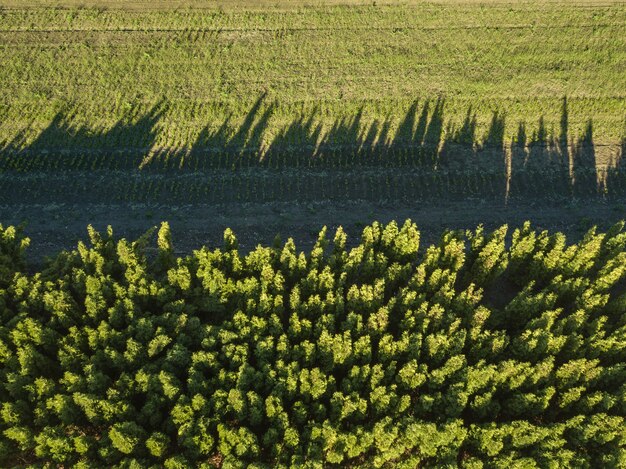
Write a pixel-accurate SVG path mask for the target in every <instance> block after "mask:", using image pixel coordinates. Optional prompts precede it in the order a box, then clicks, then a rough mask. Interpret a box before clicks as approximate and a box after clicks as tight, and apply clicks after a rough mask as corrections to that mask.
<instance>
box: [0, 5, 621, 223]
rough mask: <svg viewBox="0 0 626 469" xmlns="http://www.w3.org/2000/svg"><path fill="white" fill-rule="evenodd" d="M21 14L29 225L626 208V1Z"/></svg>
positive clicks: (9, 162)
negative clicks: (590, 202)
mask: <svg viewBox="0 0 626 469" xmlns="http://www.w3.org/2000/svg"><path fill="white" fill-rule="evenodd" d="M0 5H1V6H2V8H1V9H0V64H1V65H2V66H0V83H2V87H1V88H0V207H1V206H4V207H6V208H7V211H9V213H13V211H12V210H10V209H11V207H13V206H15V204H23V205H25V206H26V208H25V210H26V211H28V210H29V209H28V207H43V206H50V204H56V205H55V206H63V204H74V205H76V204H78V205H80V204H92V205H93V204H98V205H103V204H104V205H106V204H161V205H166V206H171V205H176V206H182V205H189V204H191V205H194V204H195V205H197V204H208V205H210V206H218V205H234V206H240V204H244V203H250V204H258V203H260V204H294V205H296V206H299V205H301V204H309V203H318V202H319V203H332V204H337V203H351V202H353V201H354V202H355V203H356V202H359V203H360V202H367V203H370V204H374V205H376V204H395V205H394V206H403V207H409V208H416V207H420V206H422V205H433V204H435V205H436V204H437V203H439V202H441V201H447V202H451V203H456V202H458V201H460V202H464V203H465V202H467V201H472V200H478V201H486V202H487V203H490V204H496V205H498V204H509V203H511V202H512V201H515V200H517V201H521V202H522V203H526V202H527V201H529V200H533V201H535V200H537V201H538V203H546V202H547V203H569V202H570V201H576V200H579V199H580V198H584V197H598V196H599V197H600V199H601V200H610V201H613V202H615V201H617V200H622V199H623V198H624V197H625V196H626V174H625V173H626V170H625V167H624V165H625V163H626V160H623V158H622V155H623V154H624V153H625V151H624V149H625V148H626V138H625V135H626V34H624V31H625V30H626V6H624V4H623V3H618V2H596V1H592V2H561V3H558V2H508V3H502V2H493V1H492V2H474V1H458V2H453V1H444V2H418V1H406V2H365V1H344V2H340V1H317V2H304V1H287V0H279V1H275V2H271V1H263V2H247V1H220V2H210V3H209V2H200V1H186V2H120V1H115V0H110V1H103V2H74V1H69V0H68V1H65V2H54V3H50V2H43V1H30V2H26V3H24V2H17V1H13V0H5V1H3V2H0ZM613 202H612V203H613ZM533 203H535V202H533ZM615 203H617V202H615ZM620 203H621V202H620ZM37 210H40V209H39V208H38V209H37ZM78 210H79V211H81V212H84V213H89V211H90V209H89V208H84V209H78ZM277 210H278V209H277ZM368 213H369V211H368ZM368 213H364V214H362V217H361V218H362V219H363V220H365V221H368V218H369V216H368ZM21 216H24V217H25V218H28V219H33V218H34V219H47V218H48V215H47V214H46V213H43V212H41V211H40V212H37V213H30V214H28V216H26V215H21ZM397 216H406V215H404V214H402V215H400V214H398V215H397ZM16 217H17V215H16ZM8 221H10V222H13V223H19V222H20V219H18V218H11V219H10V220H8ZM88 221H89V220H81V221H80V223H77V224H76V226H80V227H81V228H80V229H81V230H82V226H84V224H85V222H88ZM481 221H484V220H482V219H476V220H475V222H476V223H478V222H481ZM502 221H504V220H502ZM70 222H71V220H70ZM52 223H54V220H52ZM64 226H65V225H64ZM557 228H558V229H563V228H562V227H561V226H558V227H557Z"/></svg>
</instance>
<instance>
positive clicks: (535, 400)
mask: <svg viewBox="0 0 626 469" xmlns="http://www.w3.org/2000/svg"><path fill="white" fill-rule="evenodd" d="M623 227H624V224H620V225H617V226H616V227H614V228H613V229H611V230H610V231H608V232H607V233H605V234H597V233H596V232H595V231H594V230H591V231H590V232H589V233H587V235H585V236H584V238H583V239H582V240H581V241H580V242H579V243H576V244H570V245H568V243H567V242H566V240H565V237H564V236H562V235H560V234H552V235H550V234H548V233H545V232H543V233H536V232H535V231H533V229H532V228H531V226H530V224H526V225H524V227H522V228H521V229H518V230H515V231H514V232H513V235H512V240H511V242H510V247H509V248H507V245H509V241H508V240H507V238H506V232H507V228H506V227H502V228H500V229H497V230H495V231H494V232H493V233H484V232H483V229H482V228H479V229H477V230H476V231H474V232H467V233H461V232H446V233H444V235H443V236H442V238H441V240H440V242H439V243H438V244H437V245H436V246H430V247H428V248H427V249H426V250H425V251H424V252H421V253H420V252H419V250H418V249H419V241H420V234H419V232H418V230H417V227H416V226H415V225H414V224H413V223H411V222H410V221H407V222H406V223H405V224H404V225H403V226H402V227H401V228H399V227H398V225H397V224H396V223H394V222H391V223H389V224H387V225H382V224H380V223H374V224H372V225H371V226H368V227H366V228H365V229H364V230H363V235H362V240H361V243H360V244H359V245H358V246H356V247H353V248H351V249H348V248H346V244H347V243H346V235H345V233H343V231H342V230H341V229H339V230H337V233H336V234H335V235H334V236H333V237H332V238H330V237H327V230H326V229H324V230H322V231H321V233H320V235H319V238H318V240H317V242H316V244H315V246H314V247H313V249H312V251H311V253H310V254H308V255H306V254H304V253H298V252H297V250H296V246H295V243H294V242H293V240H291V239H289V240H287V242H285V243H284V244H282V243H281V242H280V241H279V240H277V241H276V242H275V244H274V245H273V246H272V247H258V248H257V249H255V250H254V251H252V252H250V253H249V254H247V255H241V254H240V253H239V251H238V242H237V238H236V236H235V234H234V233H233V232H232V231H230V230H227V231H226V233H225V235H224V248H223V249H221V250H220V249H217V250H214V251H209V250H208V249H207V248H203V249H201V250H198V251H196V252H194V253H193V254H192V255H190V256H187V257H184V258H177V257H175V256H174V254H173V248H172V241H171V235H170V232H169V227H168V225H167V224H163V225H161V229H160V230H159V232H158V235H157V249H156V252H155V251H152V252H149V251H148V250H147V249H146V245H147V243H148V242H149V235H146V236H144V237H142V238H141V239H140V240H138V241H135V242H128V241H126V240H120V241H116V240H115V239H114V237H113V233H112V231H111V230H110V229H109V230H108V231H107V233H105V234H101V233H98V232H96V231H95V230H93V229H92V228H90V229H89V238H90V243H91V245H90V246H87V245H85V244H83V243H80V244H79V246H78V247H77V249H76V250H73V251H70V252H66V253H63V254H61V255H59V256H58V257H57V258H56V259H54V260H52V261H51V262H50V264H49V265H48V266H47V267H46V269H44V270H43V271H42V272H39V273H35V274H26V273H24V271H25V269H24V267H25V266H24V264H23V263H21V260H20V259H21V254H22V250H23V249H24V247H25V246H26V241H24V240H23V239H22V238H21V237H20V235H19V232H18V231H16V230H13V229H12V228H7V229H5V230H2V231H0V234H1V236H2V240H3V241H2V243H4V244H2V243H0V244H1V245H0V252H2V253H4V257H2V259H4V260H3V261H2V262H4V264H2V265H3V266H4V268H5V270H4V271H3V272H8V274H6V275H4V276H3V277H2V279H1V280H0V282H4V283H0V299H1V301H2V306H3V310H2V314H1V315H0V318H1V320H2V322H1V324H0V464H1V465H2V466H13V465H28V464H34V465H35V466H46V465H47V466H76V467H113V466H115V467H147V466H153V467H172V468H177V467H189V466H203V467H210V466H219V465H223V466H224V467H248V466H250V467H267V466H281V467H287V466H293V467H301V466H305V467H323V466H324V465H332V464H337V465H346V466H356V465H358V466H364V467H390V466H393V467H396V466H397V467H407V468H408V467H416V466H419V467H467V468H478V467H504V466H513V467H621V466H623V465H624V454H625V451H626V434H625V433H624V428H625V427H626V422H625V421H624V415H626V400H625V398H624V396H625V394H624V393H625V390H626V369H625V367H624V361H625V360H626V353H625V352H624V350H625V344H626V339H625V337H626V333H625V328H626V322H625V320H624V311H625V307H626V299H625V297H624V295H623V293H621V292H622V290H623V285H624V283H625V282H626V268H625V267H624V266H625V265H626V264H625V262H624V260H625V259H626V236H625V234H624V233H623V231H622V230H623ZM330 239H332V241H330ZM255 465H258V466H255Z"/></svg>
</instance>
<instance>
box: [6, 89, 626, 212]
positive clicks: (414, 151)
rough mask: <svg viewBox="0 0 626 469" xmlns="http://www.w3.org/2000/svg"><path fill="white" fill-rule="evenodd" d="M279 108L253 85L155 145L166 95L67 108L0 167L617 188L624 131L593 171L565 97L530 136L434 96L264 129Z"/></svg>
mask: <svg viewBox="0 0 626 469" xmlns="http://www.w3.org/2000/svg"><path fill="white" fill-rule="evenodd" d="M277 109H278V105H277V103H275V102H268V100H267V96H266V95H265V94H263V95H260V96H259V97H258V98H257V99H256V101H255V102H254V103H253V104H252V105H251V107H250V108H249V110H248V111H247V112H246V114H245V115H244V116H243V118H242V119H241V120H240V121H238V122H237V121H235V118H234V117H233V116H232V115H229V116H227V117H226V118H225V119H224V120H223V122H219V123H217V124H218V125H217V126H216V125H215V124H216V123H214V122H213V123H209V124H207V125H206V126H205V127H204V128H203V129H202V130H201V131H200V133H199V134H198V136H197V138H196V139H195V141H194V142H193V143H192V144H191V145H189V146H188V147H183V148H161V147H159V146H158V142H159V132H160V130H161V127H163V125H164V124H163V123H162V122H161V119H162V118H163V117H164V114H165V113H166V111H167V105H166V103H164V102H160V103H157V104H156V105H155V106H153V107H151V108H150V109H148V110H147V111H146V112H145V113H143V114H142V113H141V112H140V110H139V109H135V110H133V111H131V112H129V113H127V114H126V115H125V116H124V117H123V118H122V119H120V120H119V121H118V122H117V123H116V124H115V125H114V126H113V127H111V128H109V129H105V130H102V131H94V130H92V129H88V128H86V127H84V126H76V125H74V124H73V122H75V121H76V119H75V117H74V112H73V110H71V109H67V110H64V111H61V112H59V113H57V114H56V115H55V116H54V118H53V119H52V120H51V122H50V123H49V125H48V126H47V127H46V128H45V129H44V130H43V131H42V132H41V133H40V134H39V135H38V136H37V137H36V138H35V139H34V140H32V141H30V142H29V143H27V142H28V140H27V133H28V132H27V130H28V129H27V130H26V131H24V132H22V133H21V134H18V135H17V136H16V137H15V138H14V139H13V140H12V141H11V142H10V143H9V144H7V145H6V146H5V147H4V148H3V149H0V170H2V171H4V172H7V171H18V172H23V173H27V172H35V171H41V172H53V171H84V172H88V171H93V170H128V171H131V170H134V171H135V172H137V173H141V174H144V173H149V174H151V173H158V174H160V175H163V178H165V179H159V180H158V181H157V182H156V183H155V184H157V185H158V187H166V186H167V185H168V184H169V182H168V180H167V178H168V177H172V178H173V177H176V178H180V177H181V175H183V174H190V175H193V174H199V176H198V181H196V182H194V184H196V183H197V184H198V187H197V188H196V189H191V187H192V184H191V182H189V183H188V182H185V183H184V184H183V185H182V186H181V184H182V183H181V184H179V183H178V182H177V183H176V184H178V186H176V187H178V188H177V189H175V190H174V189H172V191H174V192H173V193H174V195H176V194H178V193H180V194H185V187H188V188H189V192H191V193H194V194H204V195H197V197H198V198H199V199H201V198H202V197H204V196H206V195H207V194H212V192H211V191H214V192H215V194H216V195H215V197H216V198H215V200H222V199H221V198H223V197H225V195H224V194H225V193H226V192H229V193H234V192H237V193H236V195H235V196H234V197H235V198H234V199H233V200H234V201H241V200H250V199H253V200H302V199H306V198H307V197H308V198H309V199H311V198H312V199H311V200H315V197H320V198H324V197H335V198H337V199H342V200H346V199H348V200H349V199H367V200H399V199H402V200H406V201H412V200H426V199H429V200H453V199H468V198H479V199H491V200H502V201H504V202H507V201H509V200H510V199H531V198H532V199H537V198H551V197H559V198H563V197H565V198H567V197H572V196H575V197H590V196H596V195H598V194H601V195H609V196H610V195H614V194H623V193H624V192H626V191H625V190H624V189H622V188H623V186H624V185H625V184H624V183H623V182H622V180H623V179H624V178H625V177H626V161H624V158H623V155H624V154H625V148H626V137H625V139H624V141H623V142H622V143H621V148H620V150H619V151H616V152H615V153H616V156H613V153H611V155H612V156H611V164H610V165H608V166H607V167H606V168H605V169H603V170H602V171H600V170H599V169H598V168H599V166H601V164H600V161H599V158H598V153H597V152H598V149H597V146H596V144H595V143H594V140H593V122H592V121H591V120H589V122H588V124H587V126H586V128H585V131H584V132H583V134H582V135H581V136H580V137H579V138H578V139H576V140H574V139H573V138H572V137H571V136H570V134H569V114H568V102H567V98H566V97H564V98H563V101H562V107H561V118H560V122H559V124H558V130H557V132H558V134H557V135H555V132H554V131H551V130H549V129H548V127H547V125H546V123H545V120H544V118H543V116H542V117H540V118H539V120H538V122H537V125H536V126H534V128H535V129H536V130H535V131H533V132H532V134H530V135H529V131H528V130H527V129H528V128H529V127H528V125H527V123H525V122H519V123H518V124H517V126H518V127H517V133H516V137H515V138H513V139H512V140H511V141H510V142H505V135H506V133H505V130H506V124H507V119H506V114H505V113H503V112H502V111H499V110H494V111H492V115H491V120H490V122H489V124H488V125H487V128H486V133H484V134H480V135H479V132H478V128H479V126H478V121H477V115H476V112H475V111H474V110H473V108H472V107H471V106H469V107H468V109H465V110H463V111H464V112H463V114H462V115H464V118H463V119H462V120H461V121H460V122H458V123H457V122H454V121H453V119H446V115H445V109H446V102H445V99H444V98H443V97H438V98H437V99H435V100H422V101H419V100H415V101H414V102H412V103H411V105H410V106H409V108H408V109H407V111H406V113H404V115H403V116H402V118H401V119H400V120H399V122H397V124H396V123H395V121H394V120H393V119H392V118H391V117H390V116H387V117H385V118H383V119H375V120H372V119H368V118H367V117H366V115H365V111H364V109H363V108H360V109H359V110H358V111H357V113H356V114H355V115H353V116H345V117H342V118H339V119H337V120H335V121H334V122H331V123H329V124H326V125H324V124H323V121H324V119H323V116H322V115H321V111H320V110H319V109H318V108H313V109H312V110H311V111H310V112H306V113H301V114H300V115H299V116H297V117H296V118H295V119H293V120H292V121H291V122H288V123H286V124H285V125H284V126H282V127H281V128H279V129H278V130H273V129H274V128H275V126H272V125H271V124H272V119H273V118H274V116H275V114H276V112H277ZM455 114H456V113H455ZM611 151H613V150H612V149H611ZM605 159H606V158H605ZM139 169H140V170H141V171H140V172H138V171H136V170H139ZM247 169H250V171H247ZM327 169H332V170H336V171H326V170H327ZM242 170H243V171H242ZM279 173H280V174H283V175H281V176H278V174H279ZM281 178H282V179H281ZM172 180H173V179H172ZM186 181H191V179H188V180H186ZM207 181H211V186H208V184H209V182H207ZM277 181H278V182H277ZM172 184H174V183H172ZM179 186H180V187H179ZM231 186H232V187H235V188H236V189H233V190H231V189H229V188H230V187H231ZM194 187H195V186H194ZM151 190H152V189H151ZM159 190H161V189H159ZM176 191H178V192H176ZM194 191H195V192H194ZM134 193H141V189H137V190H136V191H135V192H133V194H134ZM164 193H167V191H165V192H164ZM185 196H186V195H185ZM132 197H134V196H132ZM189 197H191V196H189ZM207 197H208V196H207ZM211 197H213V196H211ZM220 197H221V198H220ZM189 200H193V199H189ZM211 200H213V199H211ZM307 200H308V199H307Z"/></svg>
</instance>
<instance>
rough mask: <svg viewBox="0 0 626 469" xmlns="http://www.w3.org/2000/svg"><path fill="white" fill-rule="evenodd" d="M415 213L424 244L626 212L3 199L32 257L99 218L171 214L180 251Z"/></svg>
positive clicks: (120, 230)
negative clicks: (445, 236) (231, 235)
mask: <svg viewBox="0 0 626 469" xmlns="http://www.w3.org/2000/svg"><path fill="white" fill-rule="evenodd" d="M406 218H411V219H412V220H413V221H414V222H416V223H417V225H418V227H419V228H420V230H421V232H422V239H423V243H424V244H430V243H433V242H436V241H437V239H438V237H439V235H440V234H441V232H442V231H443V230H445V229H448V228H450V229H468V228H474V227H476V225H478V224H479V223H482V224H484V225H485V227H486V228H487V229H491V228H495V227H497V226H500V225H502V224H504V223H508V224H509V226H510V227H511V228H514V227H517V226H520V225H521V224H523V223H524V221H525V220H531V221H532V222H533V224H534V225H535V226H536V227H537V228H538V229H549V230H551V231H553V230H559V231H563V232H564V233H566V234H567V235H568V236H569V237H570V238H572V239H577V238H579V237H580V236H581V235H582V234H584V232H585V231H586V230H587V229H588V228H589V227H591V226H592V225H598V226H599V227H600V228H607V227H608V226H610V225H612V224H614V223H615V222H617V221H619V220H620V219H624V218H626V204H625V203H620V202H615V201H613V202H607V201H605V200H601V199H589V200H572V201H569V202H567V203H560V204H558V203H547V202H537V203H524V202H520V201H518V202H514V203H511V204H509V205H508V206H505V205H504V204H502V203H500V202H498V203H494V202H485V201H480V200H469V201H463V202H442V203H441V204H431V205H426V204H424V203H422V202H420V203H417V204H415V205H414V206H412V205H410V204H397V203H393V204H392V203H389V204H372V203H366V202H358V201H357V202H346V203H337V202H313V203H308V204H299V203H266V204H254V203H248V204H238V205H234V204H230V205H186V206H157V205H143V204H132V205H130V204H129V205H95V204H71V205H70V204H49V205H10V206H0V221H1V222H2V223H3V224H5V225H7V224H19V223H25V232H26V234H27V235H28V236H29V237H30V238H31V247H30V248H29V251H28V257H29V260H30V261H31V263H32V264H34V265H37V264H40V263H41V262H42V259H43V258H44V257H45V256H52V255H54V254H56V253H57V252H59V251H60V250H62V249H70V248H73V247H75V246H76V243H77V242H78V240H85V239H86V238H87V232H86V227H87V225H88V224H92V225H93V226H94V227H95V228H96V229H99V230H104V229H105V228H106V226H107V225H111V226H113V229H114V233H115V234H116V236H118V237H126V238H128V239H134V238H136V237H138V236H140V235H141V234H143V233H144V232H145V231H146V230H148V229H149V228H150V227H151V226H155V225H158V224H159V223H160V221H161V220H167V221H169V222H170V225H171V227H172V232H173V238H174V244H175V248H176V250H177V251H178V252H179V253H180V254H186V253H190V252H191V251H192V250H193V249H197V248H199V247H201V246H203V245H208V246H210V247H217V246H220V245H221V239H222V233H223V231H224V229H225V228H227V227H231V228H232V229H233V230H234V231H235V233H236V234H237V236H238V238H239V240H240V246H241V248H242V250H244V251H247V250H249V249H252V248H254V247H255V246H256V245H257V244H267V243H271V242H272V240H273V239H274V237H275V235H276V234H278V233H279V234H281V236H282V238H283V239H286V238H288V237H293V238H294V240H295V241H296V244H297V246H298V248H299V249H303V250H308V249H309V248H310V247H311V246H312V245H313V243H314V242H315V239H316V237H317V234H318V232H319V230H320V228H321V227H322V226H324V225H327V226H328V228H329V229H330V232H331V233H332V231H333V230H334V229H335V228H337V227H338V226H339V225H341V226H343V227H344V229H345V230H346V232H347V233H348V235H349V237H350V239H349V242H351V244H354V243H356V242H357V241H358V239H359V236H360V233H361V231H362V229H363V227H364V226H365V225H367V224H369V223H371V222H372V221H374V220H378V221H381V222H387V221H390V220H394V219H395V220H397V221H399V222H401V221H403V220H405V219H406Z"/></svg>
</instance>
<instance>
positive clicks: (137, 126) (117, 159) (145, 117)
mask: <svg viewBox="0 0 626 469" xmlns="http://www.w3.org/2000/svg"><path fill="white" fill-rule="evenodd" d="M166 109H167V107H166V105H165V103H164V102H163V101H161V102H159V103H157V104H155V105H154V106H153V107H152V108H150V109H149V110H148V111H147V112H146V113H145V114H140V113H139V111H138V110H137V109H135V110H132V111H129V112H128V113H126V115H125V116H124V117H122V118H121V119H120V120H119V121H118V122H116V123H115V125H113V127H111V128H110V129H108V130H100V131H94V130H93V129H90V128H88V127H86V126H76V125H74V124H73V122H74V121H75V119H74V114H75V113H74V110H72V109H64V110H60V111H59V112H57V113H56V114H55V116H54V117H53V118H52V120H51V121H50V123H49V124H48V126H47V127H46V128H45V129H44V130H42V131H41V132H40V133H39V134H38V135H37V137H36V138H35V139H34V140H33V141H31V142H30V143H28V144H27V145H26V144H25V142H26V133H27V131H28V129H26V130H24V131H23V132H22V133H21V134H19V135H18V136H17V137H16V138H15V139H13V140H12V141H11V142H10V143H9V144H8V145H6V146H5V147H4V148H3V149H2V150H1V152H0V155H1V157H0V170H2V171H18V172H25V171H26V172H28V171H50V170H55V171H57V170H68V171H70V170H72V171H75V170H93V169H103V170H121V169H133V168H138V167H140V166H141V164H142V161H143V160H144V159H145V158H146V154H148V153H149V151H150V149H151V148H152V147H153V146H154V144H155V142H156V141H157V137H158V129H157V125H158V122H159V121H160V119H161V118H162V116H163V113H164V112H165V111H166Z"/></svg>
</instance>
